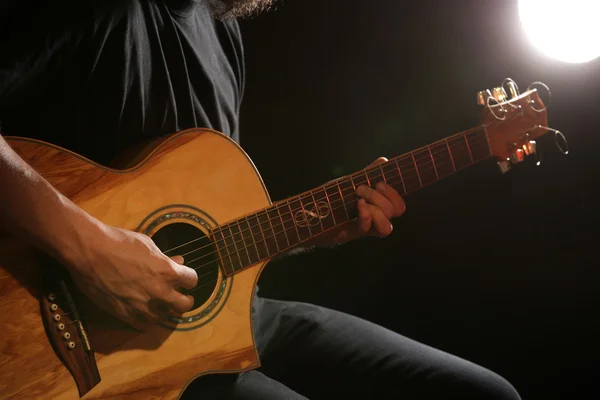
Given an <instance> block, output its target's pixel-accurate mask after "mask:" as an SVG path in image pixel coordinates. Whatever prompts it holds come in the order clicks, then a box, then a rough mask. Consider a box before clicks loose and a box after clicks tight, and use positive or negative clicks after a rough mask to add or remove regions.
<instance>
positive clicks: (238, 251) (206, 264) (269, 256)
mask: <svg viewBox="0 0 600 400" xmlns="http://www.w3.org/2000/svg"><path fill="white" fill-rule="evenodd" d="M398 178H400V176H398V177H397V178H395V179H398ZM432 183H433V182H432ZM340 208H342V207H338V208H337V209H340ZM279 226H281V225H279ZM336 227H337V225H334V226H332V227H330V228H328V229H325V230H323V231H321V232H319V234H322V233H324V232H326V231H328V230H330V229H333V228H336ZM289 230H295V229H291V228H290V229H288V228H285V227H284V231H286V232H287V231H289ZM284 231H281V232H277V233H275V230H274V229H273V235H271V236H266V235H265V239H264V241H265V242H266V240H267V239H271V238H276V236H277V235H281V233H283V232H284ZM311 238H312V237H308V238H306V239H303V240H300V241H299V242H298V243H296V244H295V245H299V244H301V243H303V242H305V241H307V240H310V239H311ZM205 239H206V238H205ZM275 240H276V239H275ZM235 243H236V244H237V243H240V244H241V243H244V246H245V247H242V248H241V249H237V246H236V249H237V250H236V253H237V254H238V255H237V258H238V259H239V261H240V262H242V261H243V260H242V257H240V254H241V253H243V250H247V249H248V248H250V247H251V246H250V245H246V243H245V240H244V239H243V238H242V240H240V241H238V242H235ZM232 245H233V244H231V245H228V246H227V247H229V246H232ZM211 246H213V245H212V243H209V244H207V245H206V246H204V248H208V247H211ZM216 253H218V251H213V252H211V253H207V254H205V255H203V256H201V257H197V258H196V259H193V260H190V261H189V262H187V263H186V265H187V266H191V264H192V263H193V262H197V261H199V260H200V259H202V258H205V257H208V256H211V255H214V254H216ZM267 253H268V247H267ZM279 253H280V252H276V253H274V254H268V257H267V258H272V257H274V256H276V255H277V254H279ZM234 256H235V255H234ZM257 256H259V257H260V255H259V254H258V251H257ZM228 257H229V258H230V259H231V254H228ZM244 258H245V257H244ZM231 261H232V267H233V260H231ZM248 261H251V260H250V258H249V257H248ZM257 262H260V260H259V261H257ZM213 263H218V260H212V261H209V262H207V263H205V264H202V265H200V266H198V267H195V268H193V269H194V270H196V271H198V270H200V269H202V268H205V267H207V266H209V265H211V264H213ZM250 265H252V264H250Z"/></svg>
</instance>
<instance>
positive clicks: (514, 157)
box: [510, 149, 525, 164]
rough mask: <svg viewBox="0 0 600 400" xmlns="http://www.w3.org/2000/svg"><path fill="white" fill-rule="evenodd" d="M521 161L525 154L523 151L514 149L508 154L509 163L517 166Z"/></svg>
mask: <svg viewBox="0 0 600 400" xmlns="http://www.w3.org/2000/svg"><path fill="white" fill-rule="evenodd" d="M523 160H525V152H524V151H523V149H516V150H515V151H513V152H512V153H511V154H510V161H511V162H512V163H513V164H518V163H520V162H523Z"/></svg>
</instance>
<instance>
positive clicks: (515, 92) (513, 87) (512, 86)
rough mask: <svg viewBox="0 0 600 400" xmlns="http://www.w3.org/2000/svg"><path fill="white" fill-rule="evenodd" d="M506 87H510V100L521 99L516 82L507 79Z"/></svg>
mask: <svg viewBox="0 0 600 400" xmlns="http://www.w3.org/2000/svg"><path fill="white" fill-rule="evenodd" d="M506 86H508V91H509V92H510V98H511V99H514V98H516V97H519V87H518V86H517V84H516V83H515V81H513V80H512V79H510V78H509V79H507V84H506Z"/></svg>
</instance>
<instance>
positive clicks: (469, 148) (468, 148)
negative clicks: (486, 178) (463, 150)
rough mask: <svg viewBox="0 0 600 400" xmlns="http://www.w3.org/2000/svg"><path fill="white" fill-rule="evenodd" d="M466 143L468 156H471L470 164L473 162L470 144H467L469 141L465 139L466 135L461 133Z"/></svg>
mask: <svg viewBox="0 0 600 400" xmlns="http://www.w3.org/2000/svg"><path fill="white" fill-rule="evenodd" d="M461 136H462V137H463V139H464V140H465V143H466V144H467V150H468V151H469V157H470V158H471V164H473V154H471V146H469V142H468V141H467V135H464V134H463V135H461Z"/></svg>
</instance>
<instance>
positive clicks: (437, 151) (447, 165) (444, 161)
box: [429, 141, 454, 179]
mask: <svg viewBox="0 0 600 400" xmlns="http://www.w3.org/2000/svg"><path fill="white" fill-rule="evenodd" d="M429 150H430V152H431V158H432V160H433V163H434V166H435V171H436V173H437V176H438V179H442V178H445V177H447V176H449V175H452V174H453V173H454V163H453V162H452V155H451V154H450V151H449V149H448V145H447V143H446V141H442V142H437V143H434V144H432V145H431V146H429Z"/></svg>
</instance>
